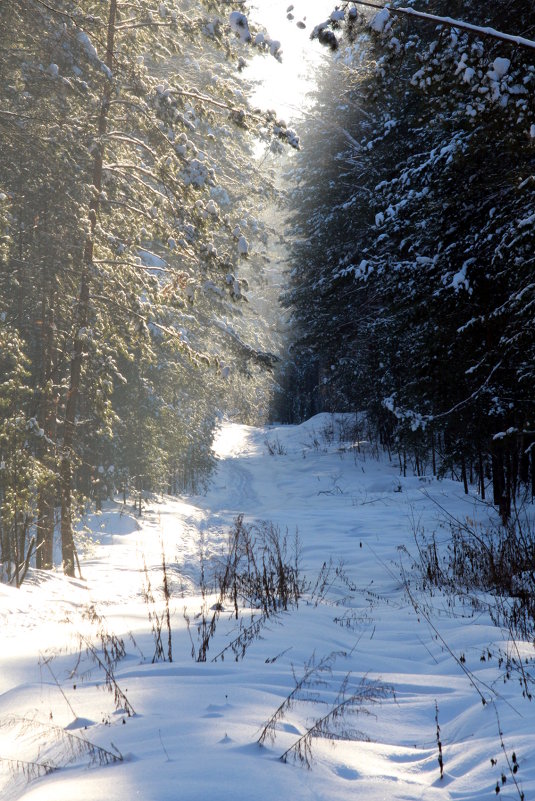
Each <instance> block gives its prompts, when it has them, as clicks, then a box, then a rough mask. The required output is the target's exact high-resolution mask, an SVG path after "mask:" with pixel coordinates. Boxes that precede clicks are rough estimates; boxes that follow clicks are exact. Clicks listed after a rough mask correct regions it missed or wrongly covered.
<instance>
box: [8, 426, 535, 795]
mask: <svg viewBox="0 0 535 801" xmlns="http://www.w3.org/2000/svg"><path fill="white" fill-rule="evenodd" d="M341 420H342V422H343V418H341ZM331 427H332V420H331V419H330V418H329V417H328V416H326V415H323V416H319V417H317V418H314V419H313V420H312V421H309V422H308V423H305V424H303V425H302V426H296V427H279V428H276V429H275V428H268V429H254V428H249V427H246V426H236V425H226V426H224V427H223V429H222V431H221V434H220V436H219V438H218V440H217V442H216V443H215V450H216V453H217V455H218V459H219V467H218V470H217V473H216V475H215V476H214V480H213V484H212V488H211V489H210V491H209V492H208V494H207V495H206V496H202V497H195V498H187V499H172V498H165V499H163V500H162V501H161V502H159V503H154V504H153V506H152V507H151V508H150V510H149V511H148V512H147V513H146V514H145V515H144V516H143V517H142V518H141V519H140V520H137V519H134V518H132V517H131V516H129V515H127V514H122V515H121V507H120V505H117V506H113V507H112V508H110V509H108V510H106V512H104V513H103V514H102V515H94V516H92V517H91V518H90V519H89V520H88V521H87V523H88V526H89V528H90V530H91V532H92V533H91V535H88V538H89V540H91V541H92V542H93V545H92V546H91V547H89V548H88V549H87V551H86V554H85V556H84V558H83V562H82V571H83V575H84V580H83V581H80V580H76V581H68V580H66V579H65V578H64V577H63V576H61V575H60V574H53V575H52V576H50V577H47V578H46V580H43V577H39V576H37V575H34V576H33V577H32V579H31V581H30V582H29V583H28V584H27V585H26V586H24V587H23V588H22V590H20V591H17V590H14V589H12V588H8V587H5V586H1V585H0V620H1V624H2V629H1V642H0V646H1V650H0V661H1V671H0V721H4V722H5V721H6V720H7V719H8V716H9V715H13V714H16V715H19V716H24V717H25V718H30V719H33V720H38V721H40V722H41V723H43V722H45V723H46V722H47V721H48V722H50V721H53V722H54V724H56V725H57V726H59V727H65V726H67V725H68V724H72V722H73V718H76V719H81V720H84V721H86V726H87V728H83V729H80V730H79V731H78V733H79V734H81V735H82V736H83V737H84V738H86V740H87V741H90V742H91V743H94V744H98V745H100V746H101V747H103V748H106V749H111V751H113V748H114V747H116V748H117V749H118V750H119V751H120V753H121V754H122V755H123V756H124V759H123V761H122V762H120V763H115V764H113V765H109V766H107V767H99V766H98V765H94V766H93V767H91V768H89V769H88V762H89V761H90V760H89V758H88V756H87V754H86V755H85V756H84V755H83V754H82V755H78V756H76V757H75V758H74V759H73V762H72V763H69V765H67V764H66V763H67V762H68V750H69V747H70V746H69V743H68V742H66V741H65V736H64V735H58V733H57V732H56V733H55V734H54V732H53V731H52V730H50V731H48V732H46V730H45V732H44V733H43V732H42V731H41V734H40V735H39V736H38V737H37V738H36V731H35V727H36V726H37V724H26V727H25V728H26V731H21V728H20V727H18V728H17V727H15V728H13V727H11V728H10V727H7V726H5V725H4V726H0V757H3V758H4V761H3V762H2V763H0V781H1V782H5V784H4V787H3V790H2V795H1V797H2V799H6V801H8V800H9V799H16V798H23V799H25V801H26V800H27V801H30V800H31V801H62V800H63V799H69V801H72V799H73V798H75V797H76V798H77V797H81V798H83V799H84V801H97V799H98V800H99V801H103V799H106V801H130V799H142V801H171V800H172V801H176V799H181V801H197V800H199V801H201V799H202V801H209V800H211V799H216V798H217V799H218V801H227V799H228V800H229V801H230V799H233V800H234V801H235V800H236V799H238V801H240V800H241V799H243V801H271V799H272V798H274V797H275V798H291V799H292V800H295V801H338V799H339V800H340V801H349V799H353V798H355V795H356V794H357V795H358V797H360V798H362V799H366V801H379V799H381V801H382V799H394V801H402V800H403V801H413V800H414V801H416V799H426V800H427V799H429V800H430V801H433V799H435V798H437V799H438V798H440V799H442V801H445V800H446V799H447V800H448V801H449V800H450V799H451V801H476V799H477V800H478V801H479V799H481V800H482V799H488V798H491V797H493V796H495V795H496V793H495V786H496V782H497V781H498V780H499V782H500V785H501V778H500V777H501V773H502V771H504V775H506V776H507V777H508V782H507V783H506V784H505V785H503V787H501V797H502V798H519V793H518V791H517V790H516V788H515V787H514V785H513V783H512V776H511V775H510V774H509V771H508V768H507V763H506V759H505V754H504V751H503V749H502V747H501V743H500V738H499V734H498V731H499V727H501V730H502V731H503V740H504V747H505V751H506V753H507V755H508V756H509V758H511V754H512V752H513V751H515V757H516V758H518V764H519V770H518V774H517V775H518V780H519V782H520V783H521V786H522V790H523V791H524V793H525V798H526V801H527V799H533V798H535V762H534V756H535V724H534V719H535V716H534V715H533V706H532V704H531V703H530V702H529V701H527V700H526V698H524V697H523V696H522V692H521V689H519V684H518V677H514V679H513V680H512V681H507V682H505V683H504V681H503V678H504V672H505V668H504V667H503V665H502V666H501V667H500V666H499V662H498V660H499V658H500V656H503V655H504V654H505V655H507V652H508V648H510V645H509V644H508V642H507V638H506V637H505V638H504V635H503V633H502V632H501V631H500V630H499V629H497V628H495V627H494V626H493V625H492V624H491V622H490V620H489V619H488V615H486V614H484V613H483V612H478V613H477V614H476V613H474V612H473V610H472V609H471V608H468V607H463V606H462V605H461V604H460V603H458V602H457V603H455V604H454V605H453V606H452V605H451V603H452V602H451V601H450V602H449V603H448V599H445V598H443V597H442V596H440V595H434V596H421V597H420V595H419V594H418V591H417V589H416V587H414V588H413V592H414V593H415V595H416V597H417V598H418V600H419V601H420V602H423V601H425V606H423V607H422V611H423V614H422V613H417V612H415V610H414V608H413V605H412V604H411V602H410V600H409V598H408V597H407V594H406V592H405V590H404V587H403V581H402V574H401V565H403V568H404V569H405V570H410V568H411V562H412V560H411V558H410V556H409V554H408V552H414V547H415V546H414V539H413V529H414V527H415V526H420V527H422V526H423V527H424V528H425V530H426V531H427V532H428V533H431V532H432V531H436V532H437V536H440V537H442V538H444V537H446V536H447V530H446V529H445V528H444V527H442V528H441V526H440V520H439V519H440V516H441V513H440V509H439V507H438V506H437V505H436V503H434V501H433V499H434V500H435V501H438V502H439V503H440V505H441V506H442V507H444V508H447V509H448V510H449V511H451V512H452V513H453V514H455V515H456V516H457V517H459V518H463V517H465V516H466V515H471V516H472V517H473V516H475V515H477V514H480V515H481V514H482V513H483V512H482V510H481V508H480V507H478V506H477V504H476V503H475V501H474V500H473V499H472V500H471V499H465V497H464V496H463V495H462V491H461V487H460V485H459V484H457V483H453V482H450V481H447V480H444V481H441V482H437V481H436V480H433V479H425V480H419V479H418V478H415V477H412V476H411V477H408V478H400V477H399V474H398V470H397V468H396V466H395V465H390V464H388V463H387V462H384V461H383V462H379V461H377V460H375V459H374V458H373V457H372V456H371V454H370V453H369V452H368V449H367V447H366V446H364V445H363V446H362V449H361V452H360V453H356V452H355V451H354V449H352V448H350V447H349V445H350V444H349V443H341V442H340V441H339V439H338V437H336V436H334V437H333V438H331V436H330V429H331ZM266 441H268V442H269V443H270V444H271V445H275V446H276V447H275V450H276V451H277V452H276V453H275V455H269V452H268V447H267V445H266ZM240 514H243V515H244V516H245V521H246V523H250V524H252V523H253V522H254V521H261V520H266V521H271V523H273V525H274V526H277V527H278V529H279V531H280V532H281V533H282V534H284V533H285V532H286V530H287V531H288V538H289V540H291V539H292V538H293V537H294V534H295V532H296V530H297V531H298V537H299V542H300V547H301V561H302V565H303V568H304V570H305V571H306V573H307V576H308V579H309V582H310V584H311V586H314V584H315V582H316V579H317V576H318V574H319V572H320V570H321V568H322V565H323V564H324V563H327V564H328V563H329V561H331V564H332V566H331V569H330V573H329V575H328V580H327V581H326V583H325V590H324V592H322V593H320V592H317V593H316V595H309V596H308V599H307V598H306V597H305V598H303V599H302V600H301V602H300V604H299V607H298V608H295V607H294V608H292V609H290V610H289V611H288V612H285V613H283V614H281V615H280V616H278V617H277V618H272V619H271V620H269V621H268V622H267V625H265V626H264V627H263V628H262V630H261V631H260V634H261V637H259V638H255V639H253V640H252V642H251V643H250V644H249V645H248V648H247V650H246V653H245V656H244V658H243V659H240V660H239V661H234V658H233V655H232V653H231V652H230V651H227V652H226V655H227V658H225V660H224V661H222V660H218V661H216V662H212V661H210V660H211V659H213V658H214V657H215V656H216V655H217V654H218V652H219V651H221V650H222V649H224V648H225V647H226V646H228V644H229V642H230V641H231V640H232V639H233V638H235V637H236V636H237V635H238V633H239V629H238V627H237V623H236V621H235V620H234V619H233V617H232V615H231V614H230V609H229V611H228V612H223V613H222V614H221V616H220V617H219V619H218V621H217V626H216V633H215V636H214V638H213V641H212V642H211V643H210V648H209V650H208V653H207V661H206V662H197V661H195V660H193V659H192V658H191V655H190V651H191V649H192V646H193V648H198V645H199V641H198V639H197V635H196V624H197V623H198V622H199V618H198V614H199V611H200V608H201V603H202V599H201V598H200V597H199V579H200V575H201V559H200V553H201V552H202V553H203V566H202V569H203V570H205V571H210V570H212V569H213V567H214V565H216V564H217V562H218V561H219V562H220V561H221V559H222V557H223V553H224V551H225V547H226V541H227V535H228V531H229V530H230V529H231V527H232V525H233V521H234V520H235V518H236V517H237V516H238V515H240ZM97 540H98V541H97ZM162 551H163V552H164V553H165V559H166V563H167V566H168V578H169V582H170V586H171V591H172V597H171V623H172V632H173V633H172V654H173V661H172V662H171V663H169V662H162V661H158V662H156V663H154V664H153V663H152V658H153V654H154V649H155V644H154V639H153V636H152V634H151V624H150V623H149V621H148V613H149V612H151V614H153V613H154V611H156V612H157V613H158V614H162V613H163V610H164V604H163V599H162V594H161V583H162V570H161V562H162ZM144 564H145V565H146V570H145V567H144ZM147 580H150V583H151V591H152V593H153V595H154V598H155V603H154V604H153V605H151V604H150V603H149V604H147V603H146V602H145V601H144V593H145V596H146V590H147ZM144 588H145V590H144ZM211 603H212V600H211V599H210V598H208V599H207V606H208V607H209V606H210V605H211ZM90 606H93V608H94V610H95V611H96V612H97V614H98V615H99V616H100V620H99V622H95V620H94V619H93V621H92V622H91V621H89V620H88V619H87V615H86V616H85V617H84V612H87V609H88V607H90ZM209 614H210V615H211V614H212V612H211V611H209ZM184 615H186V616H187V617H188V618H189V620H190V632H189V633H188V627H187V625H186V620H185V616H184ZM427 615H429V616H430V620H431V625H429V623H428V622H427V621H426V616H427ZM152 619H153V620H154V617H153V618H152ZM249 622H250V616H249V615H248V614H245V617H244V624H247V623H249ZM103 630H105V631H106V632H107V633H108V634H112V633H113V634H116V635H117V636H121V637H123V639H124V642H125V648H126V656H125V657H124V658H123V659H122V660H121V661H119V662H118V664H117V666H116V668H115V672H114V675H115V678H116V681H117V685H118V686H119V687H120V688H121V691H124V693H125V695H126V697H127V698H128V700H129V702H130V703H131V704H132V706H133V708H134V710H135V712H136V714H135V716H133V717H127V716H125V714H124V712H121V711H120V710H119V711H117V710H116V708H115V704H114V700H113V695H112V694H109V693H107V692H106V690H105V686H104V685H105V681H104V679H105V676H104V675H103V673H102V671H101V670H99V669H98V667H97V666H95V664H92V663H91V660H90V659H88V657H87V655H86V654H85V653H84V652H82V655H81V661H80V664H77V660H78V643H79V637H80V634H83V636H84V637H86V641H87V640H89V641H91V642H96V643H98V642H99V636H100V635H99V632H100V633H102V631H103ZM132 635H133V636H132ZM190 635H191V637H190ZM162 638H163V645H164V647H165V652H167V644H168V643H167V632H166V628H165V626H164V628H163V630H162ZM520 647H521V648H525V654H526V655H527V656H529V657H531V656H532V654H533V647H532V646H531V645H529V646H528V645H527V644H526V646H522V644H520ZM342 652H343V653H342ZM335 653H336V654H337V656H336V658H335V657H333V664H332V670H331V672H330V673H327V672H325V673H323V674H321V676H320V678H322V682H319V683H318V684H317V685H316V686H315V687H313V688H311V692H313V693H314V698H315V699H316V700H315V701H313V700H311V696H310V694H309V695H308V696H307V694H306V693H305V692H302V693H301V694H300V695H299V696H298V700H297V702H296V703H295V704H294V705H293V706H292V707H291V708H290V709H289V710H288V711H287V712H286V714H285V715H284V716H283V718H282V719H281V720H280V721H279V723H278V725H277V728H276V730H275V734H276V737H275V740H274V741H273V742H270V741H267V742H266V747H264V748H259V746H258V745H257V744H256V740H257V739H258V736H259V734H260V731H261V728H262V726H263V724H264V723H265V722H266V720H267V719H268V718H269V716H270V715H271V714H272V713H273V712H274V711H275V710H276V709H277V707H278V706H279V704H280V703H281V702H282V701H283V700H284V698H285V697H286V696H287V695H288V693H290V692H291V691H292V689H293V688H294V686H295V678H294V675H295V677H297V678H299V677H300V676H302V675H303V672H304V671H305V669H306V668H305V665H306V664H308V665H309V666H310V660H311V659H312V658H314V660H315V662H316V664H317V663H319V662H320V661H321V659H322V658H324V657H328V656H329V655H330V654H335ZM344 654H345V655H344ZM461 655H462V657H463V660H465V661H464V662H461V661H459V660H460V657H461ZM45 657H46V658H52V657H53V658H52V659H51V662H50V668H49V667H47V666H46V665H44V663H43V660H44V659H45ZM454 657H455V658H454ZM483 657H484V661H482V658H483ZM39 661H41V666H39V664H38V663H39ZM530 665H531V663H529V665H528V664H526V667H525V670H526V671H528V672H529V670H530ZM463 666H464V667H463ZM73 670H76V672H75V673H73ZM465 670H467V671H468V675H467V673H466V672H465ZM348 673H350V677H349V686H350V687H351V688H352V689H353V691H355V690H356V689H358V687H359V682H360V681H361V680H362V679H363V678H365V679H366V681H368V682H369V683H370V684H372V685H375V686H376V687H377V688H383V689H384V693H383V694H384V696H385V697H384V698H383V699H382V701H381V702H380V703H377V704H373V705H370V706H369V709H366V708H364V707H361V708H360V714H358V715H356V716H354V717H353V718H348V719H347V720H345V721H344V720H342V721H341V727H339V728H338V729H337V730H336V732H335V733H336V734H338V736H340V735H341V734H344V735H345V736H346V737H347V739H337V740H336V741H335V742H334V743H333V742H332V741H329V740H327V739H325V738H318V737H316V738H314V739H313V740H312V754H313V758H312V769H311V770H307V769H306V768H304V767H303V766H302V765H300V764H299V763H294V762H289V763H288V764H283V763H281V762H280V761H279V760H278V759H277V757H279V756H280V755H281V754H282V753H283V752H284V751H285V750H286V748H288V747H289V746H291V745H292V743H294V742H295V741H296V740H297V738H298V737H299V736H300V735H302V734H304V733H305V732H306V730H307V727H310V726H311V725H312V723H313V722H314V720H315V719H317V718H318V717H320V716H321V715H322V714H325V712H326V711H328V710H329V709H330V708H331V707H332V704H333V703H334V702H335V699H336V697H337V694H338V692H339V690H340V687H341V685H342V684H343V682H344V679H345V677H346V676H347V675H348ZM474 682H475V684H476V685H477V687H478V689H479V691H480V692H482V693H483V695H484V696H485V698H486V700H487V701H488V702H489V703H487V704H486V705H485V706H484V705H483V704H482V702H481V698H480V696H479V694H478V692H477V691H476V690H475V689H474V686H473V684H474ZM58 685H60V687H61V689H60V687H59V686H58ZM75 686H76V689H75ZM318 701H319V703H318ZM437 710H438V711H437ZM366 712H370V713H371V714H366ZM437 716H438V723H439V725H440V736H441V743H442V749H443V759H444V778H442V779H441V778H440V774H439V765H438V745H437ZM123 721H124V723H123ZM498 721H499V723H498ZM39 725H40V724H39ZM23 728H24V727H23ZM353 730H358V731H359V732H360V736H359V737H357V736H355V732H354V731H353ZM58 737H59V742H58ZM366 740H368V741H366ZM111 743H113V747H112V746H111ZM6 757H9V758H10V759H11V760H16V759H19V760H27V761H28V762H30V761H33V762H39V761H40V762H41V763H44V761H45V760H47V759H48V760H50V761H51V762H55V764H58V765H61V766H62V767H60V769H59V770H57V771H55V772H54V773H52V774H50V775H47V776H41V777H40V778H35V779H34V780H33V781H32V782H30V783H29V784H26V783H25V781H24V778H23V777H22V776H21V773H20V770H19V771H18V770H17V769H16V766H15V765H14V763H13V762H11V763H10V762H6V761H5V758H6ZM491 759H492V760H496V764H495V765H492V764H491ZM63 765H65V767H63ZM19 767H20V765H19ZM28 770H29V772H30V773H31V774H32V776H34V775H35V774H36V772H37V768H35V767H34V768H28ZM0 786H1V785H0Z"/></svg>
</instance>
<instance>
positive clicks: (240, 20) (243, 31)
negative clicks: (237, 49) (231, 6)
mask: <svg viewBox="0 0 535 801" xmlns="http://www.w3.org/2000/svg"><path fill="white" fill-rule="evenodd" d="M229 24H230V28H231V30H233V31H234V33H236V34H237V35H238V37H239V39H240V40H241V41H242V42H250V41H251V32H250V31H249V21H248V19H247V17H246V16H245V14H242V13H241V11H232V12H231V13H230V15H229Z"/></svg>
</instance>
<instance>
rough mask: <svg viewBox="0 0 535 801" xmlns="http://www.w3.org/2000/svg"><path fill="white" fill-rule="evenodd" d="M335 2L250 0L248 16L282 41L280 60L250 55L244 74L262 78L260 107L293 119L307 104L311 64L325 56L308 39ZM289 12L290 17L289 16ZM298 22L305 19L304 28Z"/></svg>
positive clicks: (319, 46)
mask: <svg viewBox="0 0 535 801" xmlns="http://www.w3.org/2000/svg"><path fill="white" fill-rule="evenodd" d="M335 5H336V3H335V0H294V2H292V0H253V2H252V3H251V13H250V15H249V16H250V18H251V20H252V21H254V22H255V23H256V24H258V25H260V26H264V28H265V29H266V31H267V33H268V34H269V36H270V37H271V38H272V39H276V40H278V41H280V42H281V49H282V54H283V55H282V63H279V62H278V61H277V60H276V59H275V58H272V57H271V56H265V57H263V58H255V59H252V63H251V66H250V67H249V68H248V69H247V72H246V76H247V77H249V78H253V79H257V80H261V81H262V86H261V87H259V89H258V91H257V93H256V94H255V100H256V102H257V103H258V104H259V105H261V106H262V107H263V108H274V109H275V110H276V111H277V113H278V114H279V115H280V116H281V117H285V118H287V119H292V118H294V117H296V116H297V115H298V114H299V112H300V111H301V110H302V109H303V107H304V106H306V100H305V95H306V93H307V92H308V91H310V90H311V88H312V81H313V71H314V68H315V67H317V66H318V64H319V63H320V61H321V59H322V58H324V57H326V52H325V49H324V48H323V47H322V46H321V45H320V44H318V42H317V41H314V42H312V41H310V34H311V32H312V30H313V28H314V27H315V25H317V24H318V23H319V22H323V21H324V20H325V19H327V17H328V16H329V14H330V13H331V11H332V10H333V8H334V7H335ZM290 6H292V10H291V11H288V9H289V8H290ZM289 14H291V15H293V19H288V15H289ZM298 22H304V23H305V25H306V28H304V29H300V28H298V27H297V23H298Z"/></svg>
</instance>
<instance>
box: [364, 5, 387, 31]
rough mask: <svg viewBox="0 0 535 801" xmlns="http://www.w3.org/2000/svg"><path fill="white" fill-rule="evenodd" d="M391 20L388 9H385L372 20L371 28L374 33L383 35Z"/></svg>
mask: <svg viewBox="0 0 535 801" xmlns="http://www.w3.org/2000/svg"><path fill="white" fill-rule="evenodd" d="M389 20H390V14H389V12H388V9H387V8H383V9H382V10H381V11H378V12H377V14H375V15H374V16H373V17H372V18H371V20H370V25H369V26H370V28H371V29H372V31H375V32H376V33H383V32H384V30H385V28H386V26H387V24H388V22H389Z"/></svg>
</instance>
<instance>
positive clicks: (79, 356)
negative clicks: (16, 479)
mask: <svg viewBox="0 0 535 801" xmlns="http://www.w3.org/2000/svg"><path fill="white" fill-rule="evenodd" d="M116 15H117V0H110V5H109V12H108V24H107V41H106V60H105V63H106V66H107V67H108V69H109V70H110V72H111V70H112V68H113V48H114V40H115V20H116ZM111 91H112V84H111V81H109V80H107V82H106V84H105V87H104V90H103V95H102V102H101V106H100V113H99V118H98V147H97V149H96V153H95V159H94V162H93V180H92V183H93V187H94V193H93V198H92V200H91V203H90V204H89V220H90V233H89V236H88V238H87V239H86V243H85V247H84V255H83V263H82V275H81V282H80V294H79V296H78V302H77V305H76V315H75V319H76V326H77V331H76V334H75V337H74V345H73V356H72V359H71V364H70V381H69V390H68V393H67V402H66V405H65V420H64V430H63V453H62V457H61V463H60V471H59V472H60V493H61V551H62V559H63V569H64V571H65V573H66V574H67V575H68V576H74V561H75V549H74V539H73V529H72V489H73V486H72V484H73V481H72V479H73V446H74V443H75V434H76V409H77V402H78V395H79V392H80V383H81V382H80V379H81V373H82V362H83V359H84V342H83V336H82V335H81V331H82V329H84V328H86V327H87V324H88V320H89V302H90V291H89V290H90V281H91V272H92V263H93V250H94V245H93V243H94V235H95V229H96V225H97V214H98V210H99V206H100V192H101V190H102V165H103V157H104V135H105V133H106V130H107V125H108V115H109V107H110V97H111Z"/></svg>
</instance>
